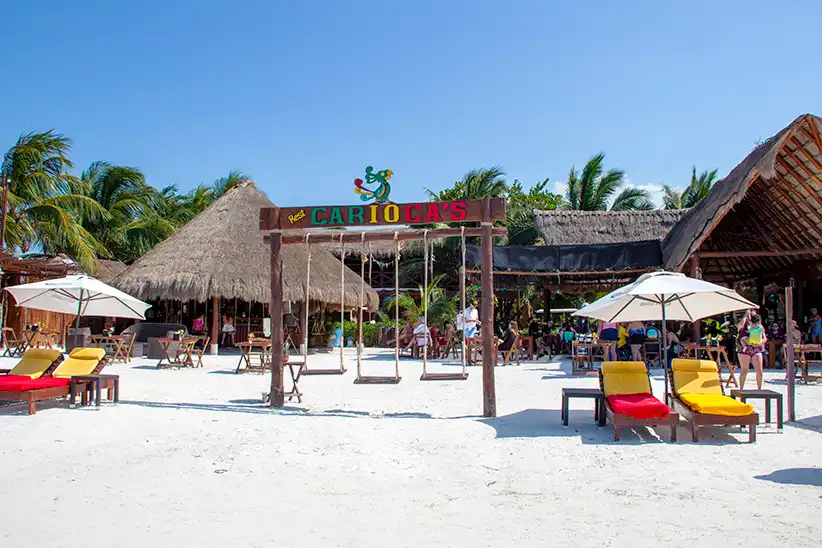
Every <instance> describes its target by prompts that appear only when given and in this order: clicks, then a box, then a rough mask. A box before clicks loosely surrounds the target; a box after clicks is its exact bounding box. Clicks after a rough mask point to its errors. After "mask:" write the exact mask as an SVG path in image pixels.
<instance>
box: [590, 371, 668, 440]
mask: <svg viewBox="0 0 822 548" xmlns="http://www.w3.org/2000/svg"><path fill="white" fill-rule="evenodd" d="M599 384H600V388H601V390H602V393H603V394H604V395H605V418H606V420H609V421H611V424H613V425H614V441H619V437H620V429H621V428H622V427H628V428H633V427H635V426H668V427H669V428H670V429H671V441H676V427H677V424H679V415H677V414H676V413H673V412H671V410H670V409H669V408H668V406H667V405H665V404H664V403H662V402H661V401H659V400H658V399H657V398H655V397H654V395H653V393H652V392H651V379H650V378H649V377H648V369H647V368H646V367H645V363H644V362H602V367H601V368H600V370H599Z"/></svg>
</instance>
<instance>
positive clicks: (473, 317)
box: [462, 303, 479, 339]
mask: <svg viewBox="0 0 822 548" xmlns="http://www.w3.org/2000/svg"><path fill="white" fill-rule="evenodd" d="M462 323H463V328H464V329H463V332H464V333H465V338H466V339H471V338H473V337H476V336H477V326H478V325H479V312H478V311H477V305H476V304H475V303H471V304H469V305H468V308H466V309H465V310H464V311H463V312H462Z"/></svg>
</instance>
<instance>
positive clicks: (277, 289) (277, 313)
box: [270, 230, 285, 407]
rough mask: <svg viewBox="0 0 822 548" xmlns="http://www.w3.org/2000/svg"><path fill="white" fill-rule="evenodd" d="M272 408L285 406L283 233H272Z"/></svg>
mask: <svg viewBox="0 0 822 548" xmlns="http://www.w3.org/2000/svg"><path fill="white" fill-rule="evenodd" d="M270 241H271V394H270V398H271V407H282V406H283V405H285V395H284V392H283V260H282V257H281V255H280V248H281V247H282V241H283V233H282V232H280V231H279V230H277V231H275V232H272V233H271V240H270Z"/></svg>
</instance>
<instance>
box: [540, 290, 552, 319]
mask: <svg viewBox="0 0 822 548" xmlns="http://www.w3.org/2000/svg"><path fill="white" fill-rule="evenodd" d="M542 321H543V322H545V323H546V324H547V323H548V322H550V321H551V282H545V285H543V286H542Z"/></svg>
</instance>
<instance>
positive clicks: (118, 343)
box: [91, 335, 130, 363]
mask: <svg viewBox="0 0 822 548" xmlns="http://www.w3.org/2000/svg"><path fill="white" fill-rule="evenodd" d="M126 341H128V336H126V335H92V336H91V342H92V343H93V344H95V345H97V346H98V347H99V348H104V349H105V350H106V355H109V356H111V360H112V361H117V360H120V361H121V362H123V363H126V362H128V361H129V359H130V358H129V356H128V352H127V350H128V349H127V348H126V347H125V346H126ZM109 348H111V351H109Z"/></svg>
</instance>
